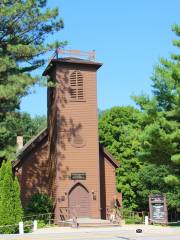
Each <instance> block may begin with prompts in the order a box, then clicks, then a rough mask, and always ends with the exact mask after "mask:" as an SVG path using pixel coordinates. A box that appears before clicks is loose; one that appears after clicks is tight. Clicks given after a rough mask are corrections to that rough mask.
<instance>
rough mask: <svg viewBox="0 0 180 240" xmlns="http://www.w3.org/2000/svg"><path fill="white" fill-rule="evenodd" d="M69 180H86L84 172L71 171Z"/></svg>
mask: <svg viewBox="0 0 180 240" xmlns="http://www.w3.org/2000/svg"><path fill="white" fill-rule="evenodd" d="M71 180H86V173H71Z"/></svg>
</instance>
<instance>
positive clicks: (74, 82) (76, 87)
mask: <svg viewBox="0 0 180 240" xmlns="http://www.w3.org/2000/svg"><path fill="white" fill-rule="evenodd" d="M70 94H71V100H74V101H80V100H84V86H83V76H82V74H81V72H80V71H74V72H73V73H72V74H71V75H70Z"/></svg>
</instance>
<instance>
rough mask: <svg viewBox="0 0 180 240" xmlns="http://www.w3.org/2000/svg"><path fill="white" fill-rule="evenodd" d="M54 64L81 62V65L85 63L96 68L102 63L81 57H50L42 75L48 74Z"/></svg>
mask: <svg viewBox="0 0 180 240" xmlns="http://www.w3.org/2000/svg"><path fill="white" fill-rule="evenodd" d="M56 64H61V65H67V64H82V65H87V66H92V67H94V68H95V69H98V68H100V67H101V66H102V63H100V62H95V61H91V60H87V59H81V58H74V57H65V58H58V59H51V61H50V62H49V64H48V66H47V67H46V69H45V70H44V72H43V74H42V75H43V76H46V75H48V74H49V72H50V71H51V70H52V68H53V67H54V66H55V65H56Z"/></svg>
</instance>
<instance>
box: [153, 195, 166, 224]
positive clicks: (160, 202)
mask: <svg viewBox="0 0 180 240" xmlns="http://www.w3.org/2000/svg"><path fill="white" fill-rule="evenodd" d="M149 211H150V223H151V224H153V223H161V224H167V223H168V213H167V204H166V197H165V195H163V194H152V195H150V196H149Z"/></svg>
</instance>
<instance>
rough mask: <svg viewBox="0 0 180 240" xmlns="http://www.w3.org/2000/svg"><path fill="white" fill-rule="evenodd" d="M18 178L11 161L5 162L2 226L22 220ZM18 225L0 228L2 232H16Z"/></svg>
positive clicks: (0, 178) (0, 176)
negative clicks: (13, 171) (14, 174)
mask: <svg viewBox="0 0 180 240" xmlns="http://www.w3.org/2000/svg"><path fill="white" fill-rule="evenodd" d="M22 216H23V209H22V205H21V201H20V188H19V183H18V180H17V179H16V178H15V179H14V178H13V173H12V165H11V162H10V161H7V162H3V164H2V167H1V169H0V226H6V225H16V224H18V223H19V221H21V220H22ZM16 231H17V227H4V228H0V233H14V232H16Z"/></svg>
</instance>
